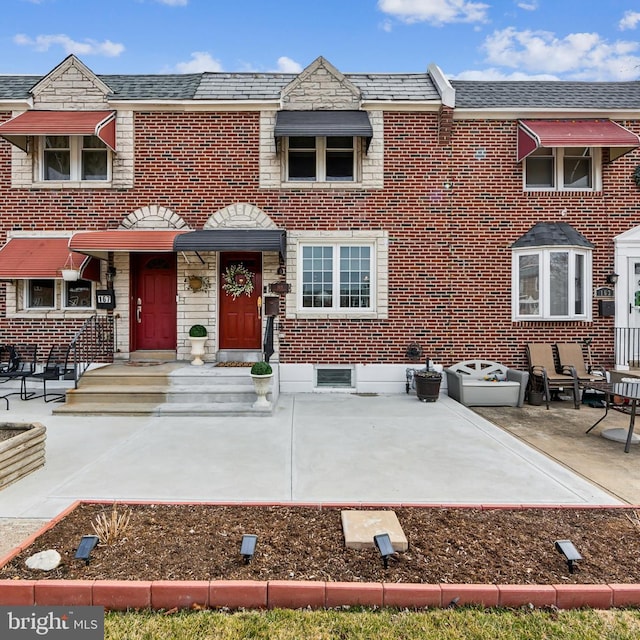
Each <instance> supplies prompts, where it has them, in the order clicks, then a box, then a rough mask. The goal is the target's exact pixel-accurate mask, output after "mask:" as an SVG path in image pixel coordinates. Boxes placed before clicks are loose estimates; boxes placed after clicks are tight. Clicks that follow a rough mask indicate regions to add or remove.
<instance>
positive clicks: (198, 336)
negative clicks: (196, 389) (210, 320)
mask: <svg viewBox="0 0 640 640" xmlns="http://www.w3.org/2000/svg"><path fill="white" fill-rule="evenodd" d="M189 340H190V341H191V355H192V356H193V360H192V361H191V364H193V365H196V366H199V365H203V364H204V361H203V360H202V356H203V355H204V345H205V342H206V341H207V328H206V327H204V326H203V325H201V324H194V325H193V326H192V327H191V329H189Z"/></svg>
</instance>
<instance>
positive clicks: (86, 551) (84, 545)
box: [75, 536, 100, 564]
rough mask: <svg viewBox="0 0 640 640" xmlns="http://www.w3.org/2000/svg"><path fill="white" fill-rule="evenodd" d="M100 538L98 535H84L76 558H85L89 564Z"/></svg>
mask: <svg viewBox="0 0 640 640" xmlns="http://www.w3.org/2000/svg"><path fill="white" fill-rule="evenodd" d="M99 540H100V539H99V538H98V536H82V538H81V540H80V544H79V545H78V549H77V551H76V555H75V558H76V560H84V561H85V563H86V564H89V560H90V559H91V552H92V551H93V549H94V547H95V546H96V545H97V544H98V542H99Z"/></svg>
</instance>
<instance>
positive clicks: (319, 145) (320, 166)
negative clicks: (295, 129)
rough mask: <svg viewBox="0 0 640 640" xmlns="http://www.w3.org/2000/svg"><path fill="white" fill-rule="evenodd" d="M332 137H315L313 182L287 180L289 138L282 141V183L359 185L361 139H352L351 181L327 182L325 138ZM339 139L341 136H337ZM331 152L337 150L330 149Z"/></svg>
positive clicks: (360, 175)
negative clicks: (314, 177) (314, 175)
mask: <svg viewBox="0 0 640 640" xmlns="http://www.w3.org/2000/svg"><path fill="white" fill-rule="evenodd" d="M295 137H313V136H295ZM331 137H333V136H315V139H316V147H315V150H314V151H315V154H316V179H315V180H302V179H300V180H295V179H294V180H291V179H289V138H288V137H285V138H283V139H282V157H283V162H282V166H283V168H282V182H284V183H286V184H287V185H310V184H311V185H317V184H332V185H353V184H359V183H360V182H361V181H362V144H363V142H362V140H363V139H362V138H360V137H357V136H354V137H353V180H327V179H326V171H327V138H331ZM338 137H341V136H338ZM305 150H306V151H311V149H303V148H301V149H293V150H292V151H305ZM331 150H332V151H334V150H339V149H337V148H334V147H331Z"/></svg>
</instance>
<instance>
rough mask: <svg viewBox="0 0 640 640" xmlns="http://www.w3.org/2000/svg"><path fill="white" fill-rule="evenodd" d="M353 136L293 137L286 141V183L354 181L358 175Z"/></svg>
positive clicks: (355, 143) (355, 146)
mask: <svg viewBox="0 0 640 640" xmlns="http://www.w3.org/2000/svg"><path fill="white" fill-rule="evenodd" d="M357 140H358V138H355V137H353V136H292V137H290V138H287V139H286V147H287V153H286V159H287V162H286V168H285V173H286V180H287V181H292V182H295V181H299V182H353V181H355V180H356V176H357V161H358V154H357V152H356V150H357Z"/></svg>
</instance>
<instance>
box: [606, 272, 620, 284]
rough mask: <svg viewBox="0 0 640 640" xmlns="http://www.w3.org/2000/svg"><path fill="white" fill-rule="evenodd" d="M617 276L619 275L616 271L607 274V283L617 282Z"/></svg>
mask: <svg viewBox="0 0 640 640" xmlns="http://www.w3.org/2000/svg"><path fill="white" fill-rule="evenodd" d="M619 277H620V276H619V275H618V274H617V273H610V274H609V275H608V276H607V282H608V283H609V284H615V283H616V282H618V278H619Z"/></svg>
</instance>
